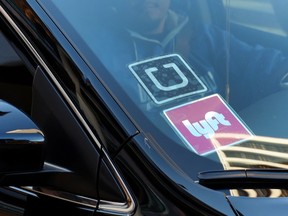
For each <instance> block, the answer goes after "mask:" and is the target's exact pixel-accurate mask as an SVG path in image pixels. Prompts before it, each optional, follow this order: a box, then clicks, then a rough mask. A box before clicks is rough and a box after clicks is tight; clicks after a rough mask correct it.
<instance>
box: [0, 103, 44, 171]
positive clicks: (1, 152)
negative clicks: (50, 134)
mask: <svg viewBox="0 0 288 216" xmlns="http://www.w3.org/2000/svg"><path fill="white" fill-rule="evenodd" d="M44 143H45V139H44V134H43V133H42V132H41V130H40V129H39V128H38V127H37V126H36V125H35V124H34V122H33V121H32V120H31V119H30V118H29V117H28V116H26V115H25V114H24V113H23V112H22V111H20V110H19V109H17V108H16V107H14V106H12V105H11V104H9V103H7V102H5V101H3V100H0V173H3V172H7V171H9V172H20V171H22V172H23V171H35V170H41V169H42V167H43V153H44Z"/></svg>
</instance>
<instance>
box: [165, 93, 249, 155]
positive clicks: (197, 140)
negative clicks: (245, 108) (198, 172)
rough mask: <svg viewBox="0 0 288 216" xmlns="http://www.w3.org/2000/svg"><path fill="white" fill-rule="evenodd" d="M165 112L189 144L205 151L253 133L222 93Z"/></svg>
mask: <svg viewBox="0 0 288 216" xmlns="http://www.w3.org/2000/svg"><path fill="white" fill-rule="evenodd" d="M164 114H165V116H166V117H167V119H168V120H169V122H170V123H171V125H172V126H173V128H174V129H175V130H176V131H177V133H178V135H179V136H180V137H181V138H182V139H183V140H184V141H185V143H186V144H187V146H188V147H189V148H192V149H193V150H194V151H195V152H196V153H198V154H201V155H202V154H207V153H210V152H213V151H215V150H216V149H219V148H221V147H223V146H228V145H232V144H237V143H239V142H242V141H244V140H246V139H248V138H249V137H251V136H252V133H251V132H250V131H249V129H248V128H247V127H246V126H245V125H244V124H243V122H242V121H241V119H240V118H239V117H237V116H236V115H235V114H234V112H233V111H232V110H231V108H229V107H228V106H227V105H226V103H225V102H224V100H223V99H222V98H221V97H220V96H219V95H218V94H215V95H212V96H209V97H206V98H202V99H201V100H197V101H193V102H191V103H187V104H184V105H181V106H178V107H174V108H171V109H168V110H165V111H164Z"/></svg>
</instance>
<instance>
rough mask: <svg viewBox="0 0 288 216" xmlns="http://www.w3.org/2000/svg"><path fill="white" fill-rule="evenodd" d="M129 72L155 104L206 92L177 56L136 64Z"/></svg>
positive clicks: (161, 57)
mask: <svg viewBox="0 0 288 216" xmlns="http://www.w3.org/2000/svg"><path fill="white" fill-rule="evenodd" d="M129 69H130V71H131V72H132V73H133V74H134V76H135V77H136V78H137V80H138V81H139V83H140V84H141V86H142V87H143V88H144V89H145V90H146V92H147V94H148V95H149V96H150V97H151V98H152V99H153V101H154V102H155V103H156V104H163V103H166V102H168V101H171V100H174V99H177V98H182V97H185V96H188V95H193V94H197V93H202V92H206V91H207V87H206V86H205V85H204V84H203V82H202V81H201V79H200V78H199V77H198V76H197V75H196V74H195V73H194V71H193V70H192V69H191V68H190V67H189V65H188V64H187V63H186V62H185V61H184V60H183V59H182V58H181V56H179V55H177V54H172V55H166V56H160V57H157V58H153V59H149V60H145V61H141V62H137V63H134V64H130V65H129Z"/></svg>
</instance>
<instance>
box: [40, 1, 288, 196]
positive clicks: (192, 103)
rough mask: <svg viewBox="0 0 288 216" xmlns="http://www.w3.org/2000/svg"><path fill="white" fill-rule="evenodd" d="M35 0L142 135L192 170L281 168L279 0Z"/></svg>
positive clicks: (283, 26) (283, 90)
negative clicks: (188, 163) (188, 161)
mask: <svg viewBox="0 0 288 216" xmlns="http://www.w3.org/2000/svg"><path fill="white" fill-rule="evenodd" d="M39 3H40V4H41V5H42V6H43V8H44V9H45V10H46V11H47V13H48V14H49V15H50V16H51V18H52V19H53V20H54V21H55V23H56V24H57V25H58V26H59V29H61V30H62V32H63V33H64V34H65V35H66V37H67V38H68V39H69V40H70V42H71V43H72V44H73V46H74V47H75V49H77V51H78V52H79V53H80V54H81V55H82V57H83V59H84V60H85V61H87V63H88V64H89V65H91V66H92V67H93V68H94V70H95V75H96V76H97V77H98V78H99V79H100V80H102V81H103V84H104V85H105V86H106V87H107V89H108V90H109V92H110V93H111V95H113V96H114V98H115V99H116V100H117V101H118V102H119V105H120V106H121V107H122V108H123V110H124V111H125V112H126V113H127V115H128V116H129V117H130V118H131V120H132V121H133V122H134V123H135V125H136V126H137V127H138V128H139V130H140V132H141V133H143V134H145V136H146V137H147V140H149V145H151V146H157V149H161V151H160V152H162V154H165V155H166V157H169V158H170V159H171V160H173V161H174V162H175V163H176V164H178V165H179V167H181V168H183V167H186V170H185V168H183V170H184V171H185V172H187V175H189V176H190V177H191V178H193V179H195V180H196V178H197V173H198V172H200V171H204V170H209V169H211V166H210V165H211V164H213V165H212V168H213V169H226V170H228V169H243V168H277V169H278V168H283V169H287V168H288V165H287V162H288V145H287V144H288V140H287V139H286V138H288V113H287V110H288V101H287V100H288V89H287V87H288V76H287V75H288V59H287V57H286V56H287V52H288V43H287V42H288V40H287V30H288V26H287V13H286V10H285V9H286V8H288V2H287V1H285V0H245V1H243V0H90V1H83V2H81V3H80V2H79V1H77V0H69V6H67V1H64V0H57V1H56V0H51V1H45V2H41V1H39ZM96 60H97V61H96ZM99 61H100V62H101V63H102V64H103V65H104V67H105V68H106V70H105V71H103V70H97V64H96V62H99ZM177 152H178V154H176V153H177ZM184 158H185V159H186V158H188V159H187V160H190V159H191V160H193V162H195V163H196V164H197V165H194V166H193V168H192V167H191V166H190V167H188V168H187V166H185V165H183V166H182V164H184V163H185V161H184V162H183V159H184ZM192 170H193V172H192ZM271 191H272V190H271ZM275 191H276V192H275ZM231 194H233V195H248V196H261V195H263V194H264V192H263V191H262V192H255V190H253V191H252V192H251V191H249V190H242V191H239V190H238V191H231ZM275 194H276V195H275ZM285 194H286V192H285V191H284V190H276V189H275V190H274V191H273V192H269V193H268V192H267V191H266V192H265V194H264V196H272V195H273V196H285Z"/></svg>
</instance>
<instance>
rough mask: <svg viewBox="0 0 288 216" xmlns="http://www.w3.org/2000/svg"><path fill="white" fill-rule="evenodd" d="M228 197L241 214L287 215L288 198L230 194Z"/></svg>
mask: <svg viewBox="0 0 288 216" xmlns="http://www.w3.org/2000/svg"><path fill="white" fill-rule="evenodd" d="M227 199H228V200H229V202H230V204H231V206H232V207H233V208H234V210H235V211H236V212H237V213H238V214H239V215H246V216H247V215H253V216H255V215H285V214H287V211H288V205H287V204H288V198H264V197H262V198H249V197H232V196H228V197H227Z"/></svg>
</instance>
